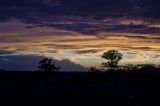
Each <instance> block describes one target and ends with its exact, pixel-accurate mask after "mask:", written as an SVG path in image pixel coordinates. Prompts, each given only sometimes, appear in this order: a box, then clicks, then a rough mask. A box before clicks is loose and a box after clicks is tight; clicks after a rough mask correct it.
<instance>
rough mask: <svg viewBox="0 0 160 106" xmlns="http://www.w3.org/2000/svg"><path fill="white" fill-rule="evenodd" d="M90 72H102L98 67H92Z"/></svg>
mask: <svg viewBox="0 0 160 106" xmlns="http://www.w3.org/2000/svg"><path fill="white" fill-rule="evenodd" d="M89 71H90V72H100V70H98V69H97V68H96V67H90V68H89Z"/></svg>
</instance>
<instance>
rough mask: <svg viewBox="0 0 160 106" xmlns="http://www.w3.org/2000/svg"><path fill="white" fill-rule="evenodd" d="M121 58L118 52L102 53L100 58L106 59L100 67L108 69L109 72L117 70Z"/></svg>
mask: <svg viewBox="0 0 160 106" xmlns="http://www.w3.org/2000/svg"><path fill="white" fill-rule="evenodd" d="M122 56H123V55H122V53H120V52H119V51H118V50H109V51H107V52H104V53H103V55H102V56H101V57H102V58H104V59H106V60H107V62H104V63H102V66H103V67H106V68H109V69H110V70H114V69H115V68H117V65H118V62H119V61H120V60H121V59H122Z"/></svg>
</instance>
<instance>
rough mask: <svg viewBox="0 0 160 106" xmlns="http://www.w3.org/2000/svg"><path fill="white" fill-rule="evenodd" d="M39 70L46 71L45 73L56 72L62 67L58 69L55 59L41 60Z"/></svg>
mask: <svg viewBox="0 0 160 106" xmlns="http://www.w3.org/2000/svg"><path fill="white" fill-rule="evenodd" d="M38 68H39V71H44V72H54V71H58V70H59V69H60V67H56V66H55V65H54V63H53V59H50V58H44V59H42V60H40V62H39V65H38Z"/></svg>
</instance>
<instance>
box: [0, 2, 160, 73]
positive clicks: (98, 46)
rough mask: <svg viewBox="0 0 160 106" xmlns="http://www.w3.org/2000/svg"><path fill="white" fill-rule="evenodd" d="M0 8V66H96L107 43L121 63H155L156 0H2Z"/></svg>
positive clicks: (158, 40) (159, 59) (158, 46)
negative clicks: (48, 62)
mask: <svg viewBox="0 0 160 106" xmlns="http://www.w3.org/2000/svg"><path fill="white" fill-rule="evenodd" d="M0 13H1V14H0V69H7V70H35V67H36V64H37V62H38V61H39V59H40V58H42V57H51V58H54V59H55V61H58V62H59V63H61V62H62V63H64V64H65V65H66V67H67V66H68V67H74V68H75V67H77V70H81V69H84V68H85V67H90V66H97V67H99V66H100V65H101V63H102V62H103V61H104V60H103V59H102V58H101V55H102V54H103V52H105V51H107V50H110V49H116V50H119V51H120V52H121V53H123V55H124V56H123V59H122V61H121V62H120V64H122V65H123V64H160V0H1V1H0ZM63 59H69V60H70V61H69V60H63ZM63 61H65V62H63ZM66 61H67V62H66ZM22 62H23V64H22ZM78 64H80V65H81V66H80V65H78ZM75 69H76V68H75ZM67 70H71V69H70V68H68V69H67Z"/></svg>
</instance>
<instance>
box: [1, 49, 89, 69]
mask: <svg viewBox="0 0 160 106" xmlns="http://www.w3.org/2000/svg"><path fill="white" fill-rule="evenodd" d="M0 53H2V54H4V53H8V52H1V51H0ZM42 58H44V57H42V56H33V55H24V56H23V55H8V56H0V69H4V70H11V71H36V70H38V69H37V65H38V62H39V61H40V60H41V59H42ZM54 63H55V64H56V65H57V66H60V67H61V69H60V71H69V72H70V71H87V70H88V69H87V68H85V67H83V66H81V65H79V64H75V63H74V62H71V61H70V60H55V59H54Z"/></svg>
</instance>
